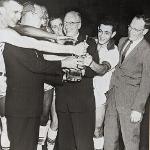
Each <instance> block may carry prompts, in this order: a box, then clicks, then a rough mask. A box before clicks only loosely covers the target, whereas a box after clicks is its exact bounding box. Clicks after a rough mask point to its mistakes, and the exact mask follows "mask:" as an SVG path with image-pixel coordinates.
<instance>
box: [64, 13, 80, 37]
mask: <svg viewBox="0 0 150 150" xmlns="http://www.w3.org/2000/svg"><path fill="white" fill-rule="evenodd" d="M80 28H81V16H80V13H79V12H76V11H70V12H68V13H66V15H65V17H64V32H65V34H66V35H67V36H76V35H78V33H79V29H80Z"/></svg>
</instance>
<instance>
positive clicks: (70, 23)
mask: <svg viewBox="0 0 150 150" xmlns="http://www.w3.org/2000/svg"><path fill="white" fill-rule="evenodd" d="M78 23H80V21H78V22H67V21H65V22H64V24H66V25H71V26H72V25H75V24H78Z"/></svg>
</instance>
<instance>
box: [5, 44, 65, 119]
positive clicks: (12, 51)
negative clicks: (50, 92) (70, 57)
mask: <svg viewBox="0 0 150 150" xmlns="http://www.w3.org/2000/svg"><path fill="white" fill-rule="evenodd" d="M3 53H4V61H5V65H6V76H7V91H6V115H7V116H22V117H37V116H40V114H41V112H42V107H43V85H44V82H48V83H50V84H52V85H55V84H61V83H62V75H61V74H62V73H61V72H62V71H61V63H60V62H59V61H58V62H48V61H45V60H44V59H43V58H41V57H39V56H38V53H37V52H36V50H33V49H30V50H29V49H25V48H20V47H16V46H13V45H9V44H6V45H5V49H4V52H3Z"/></svg>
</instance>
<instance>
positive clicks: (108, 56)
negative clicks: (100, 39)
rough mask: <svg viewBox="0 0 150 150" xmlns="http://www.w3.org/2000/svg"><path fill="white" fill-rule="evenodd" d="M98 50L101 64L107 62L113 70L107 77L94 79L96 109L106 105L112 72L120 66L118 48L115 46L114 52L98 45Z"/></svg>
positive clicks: (105, 46)
mask: <svg viewBox="0 0 150 150" xmlns="http://www.w3.org/2000/svg"><path fill="white" fill-rule="evenodd" d="M97 50H98V54H99V59H100V61H99V63H102V62H103V61H107V62H109V63H110V65H111V68H112V69H111V70H110V71H108V72H107V73H106V74H105V75H103V76H96V77H94V79H93V86H94V94H95V100H96V107H99V105H102V104H105V102H106V96H105V93H106V91H108V89H109V84H110V79H111V75H112V72H113V71H114V69H115V66H116V65H117V64H118V61H119V52H118V48H117V46H115V47H114V49H112V50H108V49H107V45H103V46H100V45H98V47H97Z"/></svg>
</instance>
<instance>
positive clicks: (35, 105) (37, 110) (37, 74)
mask: <svg viewBox="0 0 150 150" xmlns="http://www.w3.org/2000/svg"><path fill="white" fill-rule="evenodd" d="M7 2H8V3H7ZM7 2H6V3H7V4H10V3H9V1H7ZM13 4H14V5H15V4H16V3H15V1H13ZM14 5H13V6H14ZM9 6H10V5H9ZM19 8H22V6H20V7H19ZM14 10H15V9H14ZM17 10H18V9H17ZM19 10H20V11H19V12H16V11H12V14H13V15H14V16H15V15H17V17H16V16H15V17H16V19H15V20H13V23H16V22H17V21H18V19H19V16H20V14H21V10H22V9H19ZM13 19H14V18H13ZM3 55H4V61H5V66H6V77H7V91H6V110H5V114H6V117H7V123H8V136H9V140H10V148H11V149H14V150H27V149H28V150H35V149H36V146H37V139H38V131H39V123H40V115H41V112H42V103H43V85H44V82H48V83H50V84H52V85H56V84H62V81H63V79H62V77H63V74H62V69H61V68H63V67H67V68H72V67H73V68H75V67H76V66H77V64H78V63H77V59H76V58H75V57H70V58H67V59H65V60H62V61H53V62H49V61H46V60H44V59H43V58H41V57H39V54H38V52H37V51H36V50H33V49H23V48H20V47H16V46H13V45H9V44H6V45H5V49H4V51H3Z"/></svg>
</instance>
